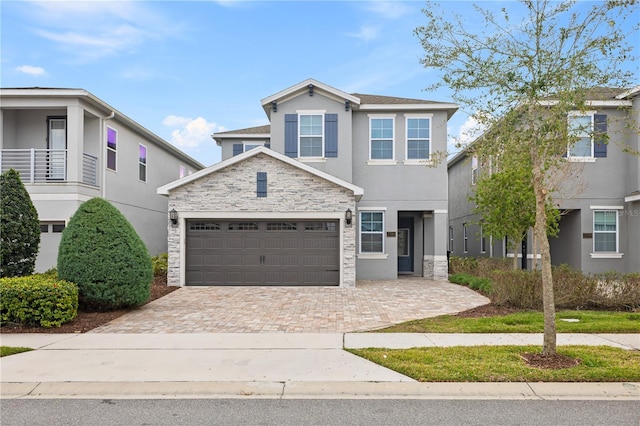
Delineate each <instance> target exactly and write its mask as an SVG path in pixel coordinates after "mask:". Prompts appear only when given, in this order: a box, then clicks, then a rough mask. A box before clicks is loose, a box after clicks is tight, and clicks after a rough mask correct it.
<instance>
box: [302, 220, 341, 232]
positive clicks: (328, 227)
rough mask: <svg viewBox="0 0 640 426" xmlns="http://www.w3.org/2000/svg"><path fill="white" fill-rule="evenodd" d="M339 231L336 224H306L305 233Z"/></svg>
mask: <svg viewBox="0 0 640 426" xmlns="http://www.w3.org/2000/svg"><path fill="white" fill-rule="evenodd" d="M336 229H337V226H336V223H335V222H305V224H304V230H305V231H326V232H335V231H336Z"/></svg>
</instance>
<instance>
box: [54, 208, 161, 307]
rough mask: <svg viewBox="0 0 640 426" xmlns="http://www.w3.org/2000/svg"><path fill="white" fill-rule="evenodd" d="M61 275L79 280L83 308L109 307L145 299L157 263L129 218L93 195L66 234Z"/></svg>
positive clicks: (60, 265) (59, 258)
mask: <svg viewBox="0 0 640 426" xmlns="http://www.w3.org/2000/svg"><path fill="white" fill-rule="evenodd" d="M58 276H59V277H60V278H61V279H64V280H67V281H71V282H74V283H76V284H77V285H78V290H79V302H80V307H81V308H82V309H83V310H96V311H108V310H115V309H120V308H123V307H129V306H137V305H141V304H143V303H145V302H146V301H147V300H148V299H149V296H150V287H151V281H152V280H153V266H152V264H151V257H150V256H149V253H148V251H147V248H146V247H145V245H144V243H143V242H142V240H141V239H140V237H138V234H137V233H136V232H135V230H134V229H133V227H132V226H131V224H130V223H129V222H128V221H127V219H126V218H125V217H124V216H123V215H122V214H121V213H120V212H119V211H118V209H116V208H115V207H114V206H112V205H111V204H110V203H109V202H108V201H106V200H103V199H101V198H93V199H91V200H89V201H86V202H84V203H83V204H82V205H80V207H79V208H78V210H77V211H76V213H75V214H74V215H73V217H72V218H71V220H70V221H69V223H68V225H67V227H66V228H65V230H64V231H63V233H62V240H61V241H60V247H59V249H58Z"/></svg>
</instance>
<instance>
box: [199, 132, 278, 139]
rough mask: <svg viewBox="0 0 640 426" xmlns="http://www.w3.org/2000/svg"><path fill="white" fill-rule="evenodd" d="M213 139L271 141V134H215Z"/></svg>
mask: <svg viewBox="0 0 640 426" xmlns="http://www.w3.org/2000/svg"><path fill="white" fill-rule="evenodd" d="M211 137H212V138H213V139H252V138H253V139H269V138H271V133H214V134H213V135H211Z"/></svg>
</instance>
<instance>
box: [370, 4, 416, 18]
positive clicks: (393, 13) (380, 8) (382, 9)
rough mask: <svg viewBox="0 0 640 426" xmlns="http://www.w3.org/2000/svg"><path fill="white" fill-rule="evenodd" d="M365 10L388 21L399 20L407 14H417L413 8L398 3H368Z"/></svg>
mask: <svg viewBox="0 0 640 426" xmlns="http://www.w3.org/2000/svg"><path fill="white" fill-rule="evenodd" d="M365 9H366V10H368V11H369V12H373V13H375V14H377V15H379V16H380V17H382V18H386V19H397V18H400V17H402V16H405V15H407V14H410V13H415V9H413V8H412V7H409V6H407V5H405V4H403V3H400V2H396V1H371V2H367V3H366V6H365Z"/></svg>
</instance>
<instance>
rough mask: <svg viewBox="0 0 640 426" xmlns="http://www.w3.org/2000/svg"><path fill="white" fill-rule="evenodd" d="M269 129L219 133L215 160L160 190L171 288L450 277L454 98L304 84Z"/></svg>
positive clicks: (268, 106) (292, 91) (283, 100)
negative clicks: (447, 155) (449, 152)
mask: <svg viewBox="0 0 640 426" xmlns="http://www.w3.org/2000/svg"><path fill="white" fill-rule="evenodd" d="M261 103H262V107H263V109H264V111H265V113H266V115H267V117H268V119H269V122H270V125H267V126H260V127H253V128H249V129H240V130H235V131H229V132H221V133H216V134H214V135H213V138H214V139H215V141H216V142H217V143H218V145H219V146H220V147H221V150H222V161H221V162H220V163H218V164H215V165H213V166H211V167H209V168H207V169H204V170H201V171H200V172H197V173H194V174H193V175H191V176H188V177H185V178H183V179H180V180H178V181H175V182H172V183H170V184H167V185H164V186H162V187H160V188H159V189H158V192H159V193H160V194H164V195H167V196H168V197H169V209H170V210H171V213H172V214H173V219H172V221H171V222H172V223H170V225H169V283H170V284H171V285H333V286H338V285H339V286H345V287H349V286H354V285H355V282H356V278H357V279H370V280H379V279H396V278H397V277H398V275H399V274H408V275H414V276H423V277H429V278H436V279H446V277H447V257H446V255H447V253H446V250H447V246H446V241H447V170H446V164H445V163H444V162H443V161H442V162H438V161H436V160H435V158H436V157H437V154H438V153H443V152H445V151H446V144H447V121H448V119H449V118H451V116H452V115H453V114H454V113H455V111H456V110H457V105H455V104H450V103H444V102H433V101H427V100H421V99H404V98H396V97H388V96H375V95H364V94H349V93H345V92H343V91H341V90H338V89H336V88H334V87H331V86H328V85H326V84H324V83H321V82H319V81H316V80H313V79H308V80H305V81H303V82H300V83H298V84H296V85H294V86H291V87H289V88H287V89H285V90H282V91H281V92H278V93H276V94H274V95H271V96H268V97H266V98H264V99H262V102H261Z"/></svg>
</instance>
